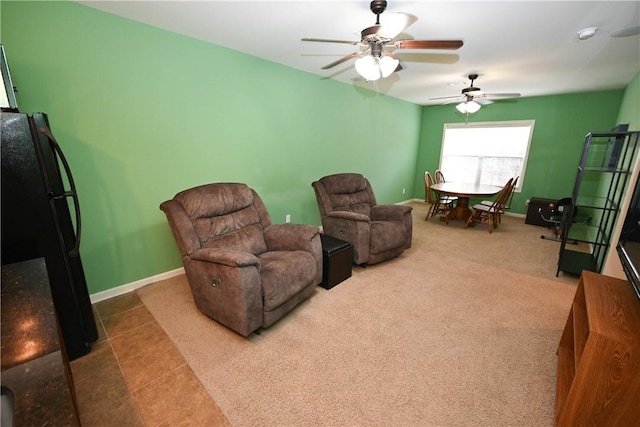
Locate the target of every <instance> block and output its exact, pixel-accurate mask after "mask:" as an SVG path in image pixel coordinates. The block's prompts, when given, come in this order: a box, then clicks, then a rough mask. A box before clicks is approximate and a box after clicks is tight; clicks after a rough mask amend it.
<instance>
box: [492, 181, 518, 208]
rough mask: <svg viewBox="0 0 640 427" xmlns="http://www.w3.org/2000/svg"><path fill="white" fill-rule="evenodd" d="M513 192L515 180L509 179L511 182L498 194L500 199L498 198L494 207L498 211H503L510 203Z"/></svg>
mask: <svg viewBox="0 0 640 427" xmlns="http://www.w3.org/2000/svg"><path fill="white" fill-rule="evenodd" d="M512 191H513V178H509V180H508V181H507V183H506V184H505V185H504V187H502V190H500V193H498V197H496V199H495V201H494V202H493V206H492V207H493V208H494V209H495V210H496V211H501V210H503V209H504V207H505V206H506V204H507V202H508V201H509V196H510V195H511V192H512Z"/></svg>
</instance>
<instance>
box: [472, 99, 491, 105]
mask: <svg viewBox="0 0 640 427" xmlns="http://www.w3.org/2000/svg"><path fill="white" fill-rule="evenodd" d="M473 100H474V101H476V102H477V103H478V104H480V105H489V104H493V101H492V100H490V99H488V98H482V97H480V98H478V97H474V98H473Z"/></svg>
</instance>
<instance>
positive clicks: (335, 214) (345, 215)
mask: <svg viewBox="0 0 640 427" xmlns="http://www.w3.org/2000/svg"><path fill="white" fill-rule="evenodd" d="M326 217H327V218H337V219H346V220H349V221H364V222H371V218H369V217H368V216H366V215H365V214H360V213H356V212H349V211H332V212H329V213H328V214H327V216H326Z"/></svg>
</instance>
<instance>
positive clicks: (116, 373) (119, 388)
mask: <svg viewBox="0 0 640 427" xmlns="http://www.w3.org/2000/svg"><path fill="white" fill-rule="evenodd" d="M74 383H75V388H76V397H77V400H78V410H79V412H80V416H87V415H89V414H93V413H95V412H97V411H99V410H101V409H104V408H105V407H106V406H107V405H109V404H111V403H113V402H115V401H116V400H118V399H122V398H123V397H125V396H127V395H128V394H129V389H128V388H127V384H126V382H125V380H124V377H123V376H122V373H121V372H120V369H119V368H118V367H116V368H109V369H102V370H100V371H98V372H97V373H96V374H95V375H91V376H90V377H87V378H85V379H82V380H80V381H74Z"/></svg>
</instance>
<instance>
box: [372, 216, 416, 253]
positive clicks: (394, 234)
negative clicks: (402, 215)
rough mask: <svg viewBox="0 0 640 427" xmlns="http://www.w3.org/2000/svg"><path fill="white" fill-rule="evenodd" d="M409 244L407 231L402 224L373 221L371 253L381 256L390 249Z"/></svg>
mask: <svg viewBox="0 0 640 427" xmlns="http://www.w3.org/2000/svg"><path fill="white" fill-rule="evenodd" d="M406 242H407V231H406V229H405V228H404V225H403V224H402V223H400V222H391V221H372V222H371V241H370V243H369V245H370V248H369V252H370V253H372V254H379V253H382V252H386V251H388V250H389V249H393V248H397V247H400V246H404V245H405V244H406Z"/></svg>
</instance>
